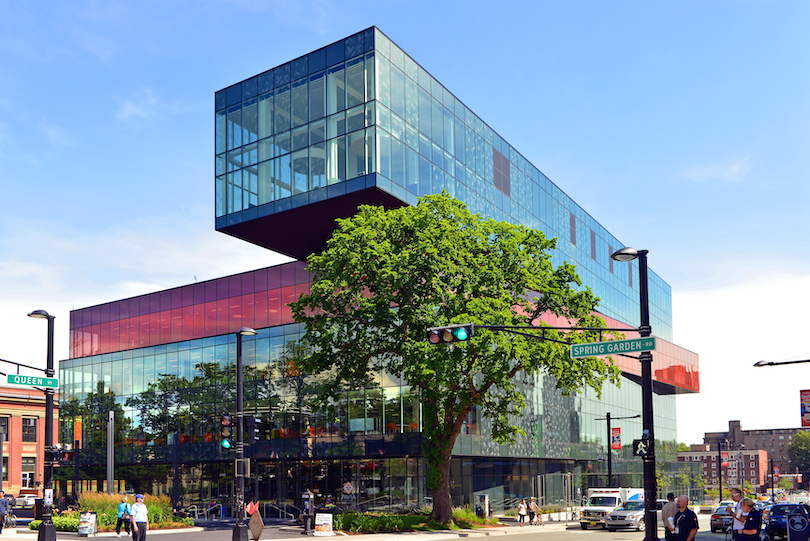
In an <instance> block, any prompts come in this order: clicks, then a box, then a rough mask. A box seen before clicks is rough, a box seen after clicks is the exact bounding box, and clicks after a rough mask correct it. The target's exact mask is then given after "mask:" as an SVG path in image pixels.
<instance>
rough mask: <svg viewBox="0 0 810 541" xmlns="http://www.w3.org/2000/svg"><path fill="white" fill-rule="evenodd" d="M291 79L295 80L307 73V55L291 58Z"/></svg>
mask: <svg viewBox="0 0 810 541" xmlns="http://www.w3.org/2000/svg"><path fill="white" fill-rule="evenodd" d="M291 70H292V80H293V81H296V80H298V79H300V78H301V77H306V76H307V75H308V74H309V71H308V70H307V57H306V56H304V57H301V58H299V59H298V60H293V62H292V68H291Z"/></svg>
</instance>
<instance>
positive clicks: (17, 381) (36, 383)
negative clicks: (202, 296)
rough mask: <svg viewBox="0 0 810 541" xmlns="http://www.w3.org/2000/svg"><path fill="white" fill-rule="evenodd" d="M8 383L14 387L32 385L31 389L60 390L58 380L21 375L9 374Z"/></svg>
mask: <svg viewBox="0 0 810 541" xmlns="http://www.w3.org/2000/svg"><path fill="white" fill-rule="evenodd" d="M8 383H10V384H13V385H30V386H31V387H53V388H54V389H57V388H59V379H58V378H43V377H40V376H21V375H19V374H9V375H8Z"/></svg>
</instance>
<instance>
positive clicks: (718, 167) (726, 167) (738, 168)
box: [683, 157, 749, 182]
mask: <svg viewBox="0 0 810 541" xmlns="http://www.w3.org/2000/svg"><path fill="white" fill-rule="evenodd" d="M748 162H749V158H748V157H744V158H739V159H737V160H729V161H726V162H719V163H713V164H710V165H698V166H694V167H690V168H689V169H687V170H686V171H685V172H684V174H683V177H684V178H687V179H689V180H695V181H697V182H708V181H711V180H721V181H725V182H738V181H740V180H742V177H743V176H744V175H745V173H747V172H748V169H749V165H748Z"/></svg>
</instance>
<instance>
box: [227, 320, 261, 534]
mask: <svg viewBox="0 0 810 541" xmlns="http://www.w3.org/2000/svg"><path fill="white" fill-rule="evenodd" d="M254 334H256V331H254V330H253V329H251V328H250V327H242V328H241V329H239V330H238V331H236V525H235V526H234V527H233V535H232V536H231V541H248V527H247V524H245V441H244V428H245V412H244V405H243V403H242V389H243V387H244V386H243V383H242V337H243V336H252V335H254Z"/></svg>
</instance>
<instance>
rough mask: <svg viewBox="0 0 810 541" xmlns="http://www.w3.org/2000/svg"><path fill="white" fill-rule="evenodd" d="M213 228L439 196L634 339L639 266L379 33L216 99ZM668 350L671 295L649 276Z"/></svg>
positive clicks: (653, 308) (656, 327)
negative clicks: (577, 287) (353, 199)
mask: <svg viewBox="0 0 810 541" xmlns="http://www.w3.org/2000/svg"><path fill="white" fill-rule="evenodd" d="M215 109H216V114H215V126H216V127H215V132H216V152H215V154H216V157H215V161H216V185H215V193H216V201H215V207H216V217H217V228H218V229H221V228H224V227H225V226H226V225H228V224H232V223H235V222H236V223H238V222H242V223H244V222H246V221H249V220H252V219H256V218H259V217H262V216H265V215H268V214H274V213H280V212H284V211H286V210H289V209H293V208H299V207H302V206H306V205H308V204H312V203H316V202H320V201H324V200H327V199H330V198H335V197H340V196H341V195H345V194H347V193H352V192H356V191H358V190H361V189H364V188H368V187H372V186H374V187H376V189H378V190H382V191H384V192H386V193H388V194H390V195H392V196H394V197H395V198H397V199H398V200H400V201H402V202H404V203H407V204H416V201H417V197H419V196H423V195H428V194H434V193H439V192H441V191H443V190H446V191H447V192H448V193H449V194H450V195H453V196H455V197H456V198H458V199H460V200H462V201H464V202H465V203H466V204H467V205H468V206H469V207H470V209H471V210H472V211H473V212H477V213H480V214H482V215H483V216H487V217H491V218H494V219H497V220H504V221H508V222H512V223H519V224H523V225H526V226H529V227H533V228H536V229H540V230H542V231H543V232H544V233H545V234H546V235H547V236H548V237H556V238H557V250H556V251H555V252H554V256H553V263H554V264H555V265H559V264H560V263H562V262H563V261H568V262H570V263H573V264H576V266H577V272H578V273H579V275H580V277H581V278H582V280H583V283H584V285H586V286H588V287H590V288H591V289H592V290H593V291H594V293H595V294H596V295H597V296H598V297H599V298H600V299H601V302H600V311H601V312H602V313H604V314H606V315H608V316H611V317H613V318H615V319H617V320H619V321H623V322H625V323H627V324H630V325H632V326H638V325H639V304H638V302H639V301H638V297H639V292H638V291H639V290H638V287H639V285H638V263H637V262H635V261H634V262H631V263H618V262H613V261H612V260H611V259H610V257H609V256H610V254H611V253H612V252H613V251H615V250H617V249H618V248H621V247H623V246H625V245H624V243H622V242H619V241H618V240H617V239H616V238H615V237H614V236H613V235H611V234H610V232H608V231H607V230H606V229H605V228H604V227H602V225H601V224H599V222H597V221H596V220H595V219H594V218H593V217H591V216H590V215H589V214H588V213H587V212H586V211H585V210H583V209H582V208H581V207H580V206H579V205H577V204H576V203H575V202H574V201H572V200H571V198H570V197H568V196H567V195H566V194H565V192H563V191H562V190H561V189H560V188H559V187H557V185H556V184H554V183H553V182H552V181H551V180H549V179H548V178H547V177H546V176H545V175H544V174H543V173H542V172H541V171H540V170H539V169H538V168H537V167H535V166H534V165H532V164H531V163H530V162H529V161H528V160H526V158H524V157H523V155H521V154H520V153H519V152H518V151H517V150H516V149H515V148H514V147H513V146H512V145H510V144H509V143H508V142H507V141H506V140H504V139H503V138H502V137H501V136H500V135H499V134H498V133H497V132H495V131H494V130H493V129H492V128H491V127H490V126H489V125H488V124H487V123H485V122H484V121H483V120H482V119H481V118H480V117H478V116H477V115H476V114H475V113H474V112H473V111H471V110H470V109H469V108H468V107H466V106H465V105H464V103H463V102H462V101H461V100H459V99H458V98H457V97H456V96H455V95H454V94H452V93H451V92H450V91H449V90H447V89H446V88H445V87H444V86H442V85H441V83H439V82H438V81H437V80H436V79H435V78H433V77H432V76H431V75H430V74H429V73H428V72H427V71H425V69H424V68H422V67H421V66H420V65H419V64H417V63H416V62H415V61H414V60H413V59H411V57H410V56H408V55H407V54H406V53H404V52H403V51H402V49H400V48H399V47H398V46H397V45H396V44H395V43H393V42H392V41H391V40H390V39H388V38H387V37H386V36H385V35H384V34H383V33H382V32H380V31H379V30H378V29H376V28H371V29H368V30H365V31H363V32H360V33H358V34H355V35H354V36H351V37H348V38H346V39H344V40H342V41H339V42H336V43H334V44H332V45H329V46H328V47H324V48H323V49H319V50H318V51H315V52H313V53H310V54H308V55H306V56H302V57H300V58H298V59H296V60H293V61H292V62H288V63H286V64H283V65H281V66H279V67H277V68H274V69H272V70H269V71H267V72H265V73H262V74H260V75H258V76H256V77H252V78H250V79H247V80H245V81H243V82H241V83H238V84H236V85H233V86H231V87H229V88H227V89H224V90H221V91H219V92H217V93H216V99H215ZM649 295H650V322H651V325H652V328H653V333H654V334H655V335H656V336H659V337H661V338H664V339H666V340H669V341H672V290H671V288H670V286H669V284H667V283H666V282H664V281H663V280H662V279H661V278H660V277H659V276H658V275H656V274H655V273H654V272H653V271H652V270H650V272H649Z"/></svg>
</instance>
